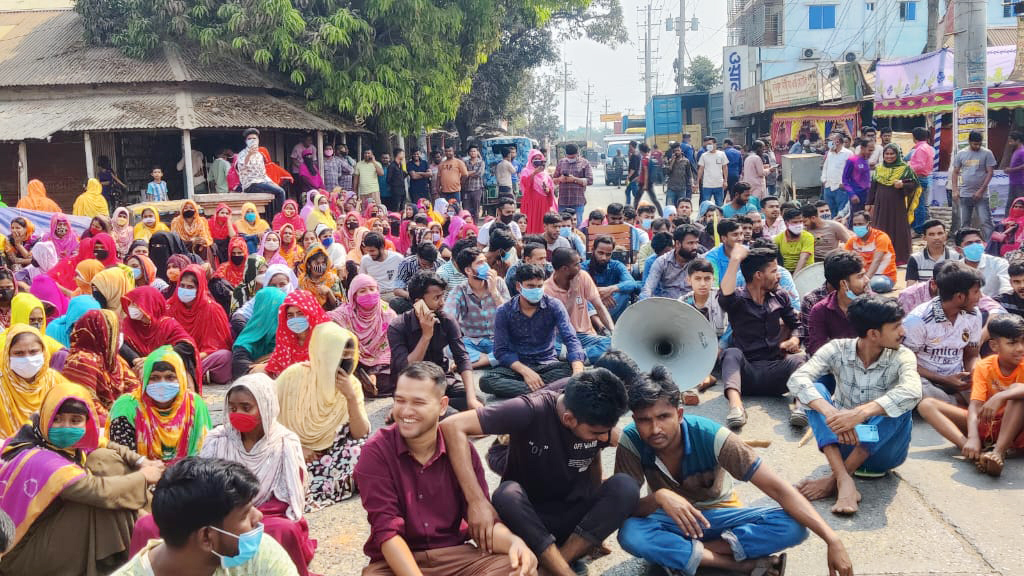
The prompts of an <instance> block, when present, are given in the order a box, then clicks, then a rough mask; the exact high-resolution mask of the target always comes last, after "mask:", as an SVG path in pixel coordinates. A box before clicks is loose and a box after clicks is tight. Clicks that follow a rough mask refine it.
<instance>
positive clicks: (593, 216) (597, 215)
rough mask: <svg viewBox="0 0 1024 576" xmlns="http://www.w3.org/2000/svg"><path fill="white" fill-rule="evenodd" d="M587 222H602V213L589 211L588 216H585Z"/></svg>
mask: <svg viewBox="0 0 1024 576" xmlns="http://www.w3.org/2000/svg"><path fill="white" fill-rule="evenodd" d="M587 220H604V212H602V211H600V210H591V211H590V215H589V216H587Z"/></svg>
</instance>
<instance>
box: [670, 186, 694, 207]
mask: <svg viewBox="0 0 1024 576" xmlns="http://www.w3.org/2000/svg"><path fill="white" fill-rule="evenodd" d="M689 197H690V192H689V191H686V190H673V189H671V188H669V189H668V190H666V191H665V206H673V207H675V206H676V205H677V204H679V201H680V200H682V199H683V198H689Z"/></svg>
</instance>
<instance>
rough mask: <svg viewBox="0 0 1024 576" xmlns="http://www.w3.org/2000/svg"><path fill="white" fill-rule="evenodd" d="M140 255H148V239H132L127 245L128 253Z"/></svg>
mask: <svg viewBox="0 0 1024 576" xmlns="http://www.w3.org/2000/svg"><path fill="white" fill-rule="evenodd" d="M136 254H139V255H142V256H146V257H148V256H149V240H132V243H131V245H130V246H128V255H129V256H133V255H136Z"/></svg>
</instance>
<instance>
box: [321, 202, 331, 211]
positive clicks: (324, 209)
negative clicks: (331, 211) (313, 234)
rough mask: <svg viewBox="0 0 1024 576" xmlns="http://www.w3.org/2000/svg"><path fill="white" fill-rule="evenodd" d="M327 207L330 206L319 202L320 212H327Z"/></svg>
mask: <svg viewBox="0 0 1024 576" xmlns="http://www.w3.org/2000/svg"><path fill="white" fill-rule="evenodd" d="M328 208H330V207H329V206H328V205H327V204H321V205H320V211H321V212H327V209H328Z"/></svg>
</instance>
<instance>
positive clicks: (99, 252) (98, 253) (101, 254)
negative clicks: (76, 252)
mask: <svg viewBox="0 0 1024 576" xmlns="http://www.w3.org/2000/svg"><path fill="white" fill-rule="evenodd" d="M92 255H93V256H95V257H96V259H97V260H99V261H100V262H103V261H104V260H106V259H107V256H110V253H109V252H107V251H106V250H103V249H101V248H97V249H95V250H93V251H92Z"/></svg>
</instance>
